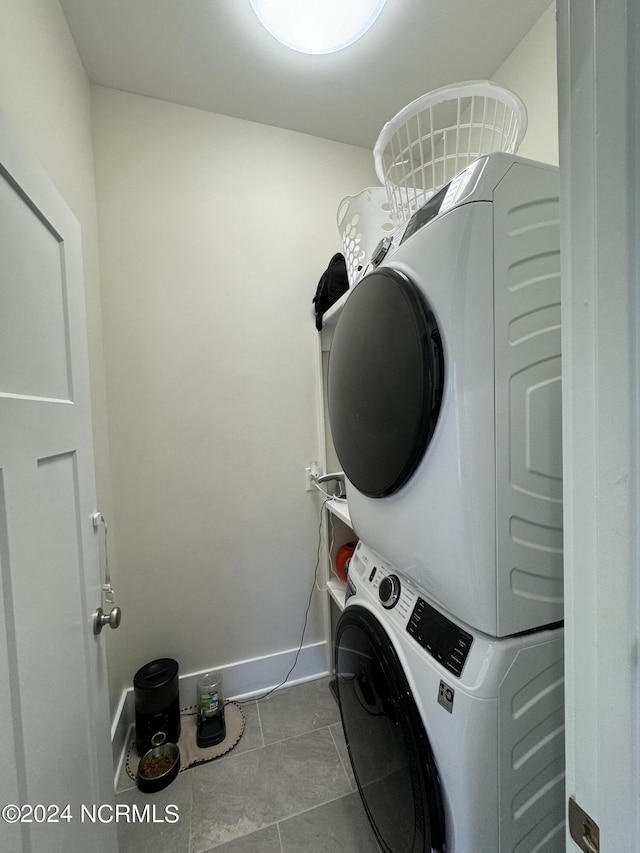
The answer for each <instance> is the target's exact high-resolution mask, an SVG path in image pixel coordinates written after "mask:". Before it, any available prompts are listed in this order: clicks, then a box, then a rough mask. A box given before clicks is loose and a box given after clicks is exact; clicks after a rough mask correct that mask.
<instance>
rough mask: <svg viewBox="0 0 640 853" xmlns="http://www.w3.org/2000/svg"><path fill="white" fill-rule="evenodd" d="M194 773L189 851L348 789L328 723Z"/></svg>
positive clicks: (221, 841) (196, 852)
mask: <svg viewBox="0 0 640 853" xmlns="http://www.w3.org/2000/svg"><path fill="white" fill-rule="evenodd" d="M192 772H193V817H192V827H191V853H202V851H205V850H209V849H210V848H213V847H216V846H217V845H220V844H224V843H226V842H228V841H231V840H233V839H234V838H238V837H240V836H242V835H246V834H248V833H251V832H255V831H257V830H258V829H262V828H263V827H265V826H268V825H269V824H272V823H275V822H276V821H279V820H284V819H286V818H288V817H291V816H293V815H295V814H299V813H301V812H303V811H305V810H307V809H311V808H314V807H315V806H317V805H319V804H320V803H323V802H327V801H328V800H331V799H334V798H337V797H341V796H344V795H345V794H347V793H350V785H349V780H348V779H347V777H346V774H345V772H344V768H343V766H342V762H341V761H340V757H339V756H338V751H337V749H336V746H335V744H334V742H333V739H332V737H331V733H330V731H329V729H328V728H324V729H321V730H320V731H316V732H309V733H308V734H305V735H301V736H299V737H294V738H289V739H287V740H284V741H280V742H278V743H274V744H270V745H267V746H266V747H263V748H262V749H254V750H251V751H249V752H245V753H240V754H238V755H236V756H234V757H233V758H228V759H226V760H225V761H221V762H219V763H216V762H213V763H211V764H208V765H205V766H203V767H201V768H198V769H197V770H196V771H192Z"/></svg>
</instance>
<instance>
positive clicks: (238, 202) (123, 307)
mask: <svg viewBox="0 0 640 853" xmlns="http://www.w3.org/2000/svg"><path fill="white" fill-rule="evenodd" d="M93 109H94V135H95V158H96V176H97V188H98V212H99V221H100V251H101V263H102V266H101V273H102V282H103V319H104V339H105V360H106V373H107V387H108V398H109V434H110V444H111V459H112V471H113V488H114V502H115V505H116V514H115V522H116V523H115V527H116V530H117V536H118V554H119V563H120V581H119V583H120V589H119V593H120V594H121V602H122V607H123V614H124V615H123V624H122V627H121V629H120V630H119V631H118V632H117V634H118V636H117V637H114V645H115V644H117V652H116V654H117V656H118V660H119V662H118V666H119V667H120V675H121V679H122V681H123V683H124V682H128V683H129V684H130V683H131V678H132V676H133V674H134V672H135V670H136V668H137V667H139V666H140V665H142V664H143V663H145V662H146V661H148V660H150V659H152V658H154V657H158V656H162V655H170V656H172V657H175V658H176V659H177V660H178V661H179V662H180V667H181V671H182V672H189V671H194V670H198V669H204V668H208V667H213V666H222V665H226V664H230V663H233V662H237V661H242V660H246V659H250V658H254V657H259V656H261V655H267V654H272V653H277V652H281V651H283V650H285V649H291V648H295V647H296V646H297V645H298V643H299V640H300V634H301V630H302V624H303V618H304V611H305V607H306V604H307V599H308V596H309V592H310V589H311V585H312V580H313V571H314V566H315V561H316V550H317V526H318V511H319V503H318V499H317V497H318V496H317V494H316V495H311V494H309V493H307V492H305V490H304V468H305V466H306V465H308V463H309V462H310V461H312V460H315V459H317V458H318V434H317V410H316V393H317V392H316V378H315V346H316V332H315V328H314V324H313V318H312V311H311V309H312V303H311V300H312V296H313V294H314V292H315V287H316V284H317V281H318V279H319V277H320V275H321V273H322V271H323V269H324V268H325V266H326V264H327V262H328V260H329V258H330V256H331V255H332V254H333V252H335V251H338V250H339V249H340V248H341V245H340V237H339V233H338V229H337V227H336V211H337V208H338V204H339V202H340V200H341V199H342V197H343V196H345V195H347V194H349V193H353V192H357V191H359V190H360V189H362V188H363V187H365V186H368V185H370V184H371V182H372V181H373V180H374V174H373V158H372V155H371V152H370V151H366V150H364V149H357V148H354V147H351V146H347V145H340V144H338V143H335V142H328V141H326V140H320V139H316V138H313V137H309V136H304V135H302V134H298V133H292V132H289V131H284V130H278V129H275V128H271V127H266V126H264V125H259V124H254V123H251V122H246V121H241V120H238V119H232V118H228V117H225V116H221V115H214V114H211V113H206V112H202V111H199V110H195V109H192V108H188V107H181V106H176V105H173V104H167V103H164V102H160V101H157V100H152V99H148V98H143V97H138V96H135V95H129V94H125V93H122V92H116V91H114V90H110V89H105V88H96V89H95V90H94V96H93ZM316 599H318V600H317V601H316V604H315V606H314V608H312V612H311V619H310V624H309V627H308V631H307V635H306V637H305V641H306V642H312V641H314V640H315V641H317V640H321V639H324V625H323V620H322V618H321V615H320V611H319V604H320V597H319V596H316ZM285 671H286V670H285ZM285 671H283V672H282V675H284V674H285Z"/></svg>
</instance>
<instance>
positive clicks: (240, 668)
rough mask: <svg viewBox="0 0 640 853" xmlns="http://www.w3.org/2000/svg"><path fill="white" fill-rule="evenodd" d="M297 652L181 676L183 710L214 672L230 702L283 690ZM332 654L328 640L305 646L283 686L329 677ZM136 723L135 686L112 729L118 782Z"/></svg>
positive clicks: (125, 696) (126, 695)
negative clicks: (203, 678)
mask: <svg viewBox="0 0 640 853" xmlns="http://www.w3.org/2000/svg"><path fill="white" fill-rule="evenodd" d="M297 651H298V650H297V648H295V649H287V650H286V651H283V652H275V653H273V654H270V655H263V656H262V657H257V658H250V659H249V660H243V661H237V662H235V663H230V664H226V665H225V666H214V667H211V668H210V669H202V670H199V671H198V672H188V673H185V674H184V675H180V707H182V708H184V707H186V706H188V705H195V704H196V686H197V681H198V678H199V677H200V676H201V675H203V674H204V673H205V672H211V670H215V671H216V672H219V673H221V674H222V677H223V689H224V695H225V698H227V699H250V698H252V697H259V696H261V695H262V694H263V693H266V692H268V691H270V690H272V689H274V688H277V689H280V682H281V681H282V680H283V678H284V677H285V675H286V674H287V672H288V671H289V669H290V667H291V665H292V663H293V660H294V658H295V654H296V652H297ZM329 651H330V650H329V649H328V644H327V642H326V641H325V640H323V641H321V642H318V643H311V644H309V645H308V646H303V647H302V648H301V649H300V654H299V655H298V660H297V662H296V665H295V667H294V668H293V671H292V673H291V675H290V676H289V678H288V679H287V682H286V684H284V685H282V687H290V686H291V685H293V684H301V683H302V682H304V681H313V680H315V679H316V678H322V677H323V676H325V675H328V669H327V660H328V653H329ZM134 724H135V705H134V695H133V687H128V688H127V689H126V690H125V691H124V692H123V694H122V698H121V699H120V703H119V705H118V708H117V710H116V714H115V717H114V720H113V724H112V726H111V749H112V754H113V766H114V769H115V774H116V775H115V779H116V781H117V779H118V775H119V772H120V767H121V765H122V761H123V758H124V753H125V750H126V748H127V745H128V743H129V738H130V736H131V728H132V727H133V726H134Z"/></svg>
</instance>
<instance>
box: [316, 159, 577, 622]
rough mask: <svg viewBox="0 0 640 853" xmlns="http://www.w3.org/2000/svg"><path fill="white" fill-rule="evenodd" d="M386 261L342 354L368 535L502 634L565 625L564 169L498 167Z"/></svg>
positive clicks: (458, 612) (334, 389)
mask: <svg viewBox="0 0 640 853" xmlns="http://www.w3.org/2000/svg"><path fill="white" fill-rule="evenodd" d="M375 261H377V263H378V265H377V266H372V267H371V268H370V271H369V272H368V273H367V274H366V275H365V276H364V277H363V278H362V279H361V280H360V282H359V283H358V284H357V285H356V286H355V288H354V289H353V290H352V291H351V293H350V294H349V296H348V298H347V300H346V302H345V305H344V308H343V310H342V313H341V316H340V318H339V320H338V322H337V325H336V329H335V334H334V337H333V342H332V345H331V350H330V355H329V374H328V403H329V415H330V422H331V432H332V436H333V440H334V444H335V448H336V452H337V455H338V458H339V460H340V463H341V465H342V467H343V469H344V472H345V475H346V480H347V497H348V504H349V511H350V515H351V519H352V522H353V526H354V529H355V531H356V533H357V534H358V536H359V537H360V538H362V539H363V540H364V541H365V542H367V544H369V545H370V546H371V547H373V548H375V550H376V551H377V552H378V553H380V554H382V555H383V556H384V557H385V558H386V559H388V560H389V561H390V562H391V563H392V564H393V565H395V566H397V568H398V569H399V570H400V571H401V572H403V573H404V574H406V575H408V576H410V577H412V578H414V579H415V580H416V581H417V582H418V583H419V584H420V585H421V586H422V587H423V588H424V589H426V590H427V592H428V593H429V595H430V597H431V598H433V599H434V600H435V601H436V602H437V603H438V604H439V605H441V606H442V607H443V608H444V609H445V610H446V611H448V612H449V613H450V614H453V615H455V616H456V617H458V618H460V619H462V620H463V621H464V622H466V623H467V624H469V625H472V626H473V627H475V628H477V629H479V630H481V631H483V632H485V633H487V634H490V635H492V636H495V637H499V636H507V635H511V634H515V633H518V632H521V631H527V630H532V629H537V628H539V627H541V626H543V625H549V624H553V623H555V622H559V621H561V620H562V619H563V571H562V566H563V563H562V555H563V552H562V425H561V356H560V347H561V342H560V251H559V204H558V174H557V169H556V168H555V167H553V166H547V165H544V164H540V163H535V162H533V161H528V160H525V159H522V158H519V157H516V156H513V155H508V154H490V155H489V156H487V157H485V158H482V159H481V160H479V161H477V162H476V163H474V164H473V165H472V166H470V167H469V168H467V169H466V170H465V171H464V172H462V173H460V175H458V176H457V177H456V178H455V179H454V180H453V181H452V182H451V183H450V184H448V185H447V186H445V187H444V188H443V189H442V190H441V191H440V192H439V193H438V194H437V195H436V196H434V197H433V198H432V199H431V200H430V201H429V202H428V203H427V204H426V205H425V206H424V207H423V208H422V209H421V210H419V211H418V212H417V213H416V214H415V215H414V216H413V218H412V219H411V220H410V221H409V223H408V224H407V226H406V228H405V229H404V231H402V232H401V233H399V234H397V235H396V236H395V237H394V242H393V243H392V245H391V246H390V248H389V251H388V252H387V254H386V256H385V257H384V258H383V259H382V260H381V259H380V257H378V258H377V259H375Z"/></svg>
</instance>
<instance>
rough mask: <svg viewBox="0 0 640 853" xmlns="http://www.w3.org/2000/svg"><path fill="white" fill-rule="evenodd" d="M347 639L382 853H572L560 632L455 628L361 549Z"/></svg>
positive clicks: (358, 743) (345, 622)
mask: <svg viewBox="0 0 640 853" xmlns="http://www.w3.org/2000/svg"><path fill="white" fill-rule="evenodd" d="M349 592H350V597H349V598H348V600H347V603H346V606H345V609H344V611H343V613H342V615H341V616H340V619H339V622H338V625H337V629H336V659H335V662H336V685H337V694H338V699H339V704H340V712H341V717H342V723H343V728H344V733H345V738H346V741H347V745H348V749H349V756H350V759H351V763H352V767H353V770H354V774H355V777H356V780H357V783H358V788H359V791H360V795H361V798H362V801H363V803H364V806H365V809H366V811H367V814H368V816H369V819H370V822H371V825H372V827H373V829H374V831H375V833H376V836H377V839H378V842H379V844H380V847H381V849H382V850H383V851H385V853H432V851H434V853H445V851H446V853H534V851H535V852H536V853H542V851H544V853H564V850H565V830H564V824H565V820H564V813H565V808H564V802H565V796H564V675H563V630H562V628H555V629H543V630H542V631H538V632H536V633H532V634H528V635H525V636H520V637H507V638H503V639H496V638H491V637H488V636H486V635H484V634H481V633H480V632H478V631H475V630H474V629H472V628H470V627H469V626H467V625H464V624H463V623H462V622H461V621H459V620H452V619H450V618H448V617H447V616H446V615H445V614H443V613H442V611H440V610H439V609H438V608H436V607H434V606H433V604H431V603H430V602H429V601H428V599H427V598H426V596H424V595H423V594H422V593H421V591H420V590H419V589H418V588H417V587H415V586H414V585H413V584H412V583H411V582H410V581H409V580H408V579H407V578H405V577H404V576H403V575H401V574H400V573H399V572H397V571H395V569H393V568H392V567H391V566H390V565H389V564H387V563H385V562H384V561H383V560H382V559H381V558H380V557H379V556H378V555H376V554H375V552H373V551H372V550H371V549H369V548H368V547H367V546H365V545H364V544H363V543H362V542H360V544H359V545H358V548H357V549H356V552H355V554H354V556H353V557H352V559H351V563H350V566H349Z"/></svg>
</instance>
